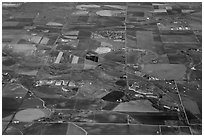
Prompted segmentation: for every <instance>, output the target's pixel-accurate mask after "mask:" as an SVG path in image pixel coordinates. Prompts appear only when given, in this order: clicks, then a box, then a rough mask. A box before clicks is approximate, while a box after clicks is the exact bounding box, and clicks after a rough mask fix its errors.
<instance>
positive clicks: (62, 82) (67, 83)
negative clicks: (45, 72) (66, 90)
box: [35, 80, 77, 87]
mask: <svg viewBox="0 0 204 137" xmlns="http://www.w3.org/2000/svg"><path fill="white" fill-rule="evenodd" d="M43 85H47V86H51V85H52V86H54V85H55V86H69V87H76V86H77V85H76V83H75V82H74V81H72V80H39V81H36V85H35V86H36V87H38V86H43Z"/></svg>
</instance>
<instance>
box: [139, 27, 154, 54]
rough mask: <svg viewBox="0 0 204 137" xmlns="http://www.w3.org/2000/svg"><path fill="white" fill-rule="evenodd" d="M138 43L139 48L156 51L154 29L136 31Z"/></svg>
mask: <svg viewBox="0 0 204 137" xmlns="http://www.w3.org/2000/svg"><path fill="white" fill-rule="evenodd" d="M136 37H137V45H136V47H137V48H139V49H147V50H151V51H154V50H155V47H154V39H153V33H152V31H136Z"/></svg>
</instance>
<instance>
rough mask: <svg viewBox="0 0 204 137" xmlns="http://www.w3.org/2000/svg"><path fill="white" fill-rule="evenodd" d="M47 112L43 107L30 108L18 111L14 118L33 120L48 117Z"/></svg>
mask: <svg viewBox="0 0 204 137" xmlns="http://www.w3.org/2000/svg"><path fill="white" fill-rule="evenodd" d="M46 116H47V114H46V112H44V111H43V110H41V109H34V108H29V109H25V110H22V111H19V112H17V113H16V115H15V117H14V119H16V120H19V121H21V122H32V121H33V120H37V119H40V118H42V117H46Z"/></svg>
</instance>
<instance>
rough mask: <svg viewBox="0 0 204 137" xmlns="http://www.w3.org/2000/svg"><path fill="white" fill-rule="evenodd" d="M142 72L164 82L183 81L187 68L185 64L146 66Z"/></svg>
mask: <svg viewBox="0 0 204 137" xmlns="http://www.w3.org/2000/svg"><path fill="white" fill-rule="evenodd" d="M142 72H144V73H147V74H149V75H151V76H154V77H157V78H159V79H162V80H182V79H183V77H184V76H185V74H186V67H185V65H183V64H146V65H144V66H143V69H142Z"/></svg>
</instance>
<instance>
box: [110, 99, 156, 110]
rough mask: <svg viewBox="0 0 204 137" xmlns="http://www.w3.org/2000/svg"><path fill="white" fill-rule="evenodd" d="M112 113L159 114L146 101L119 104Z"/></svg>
mask: <svg viewBox="0 0 204 137" xmlns="http://www.w3.org/2000/svg"><path fill="white" fill-rule="evenodd" d="M113 111H120V112H159V110H157V109H155V108H154V107H152V103H151V102H150V101H148V100H136V101H130V102H125V103H120V104H119V105H118V106H117V107H115V108H114V109H113Z"/></svg>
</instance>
